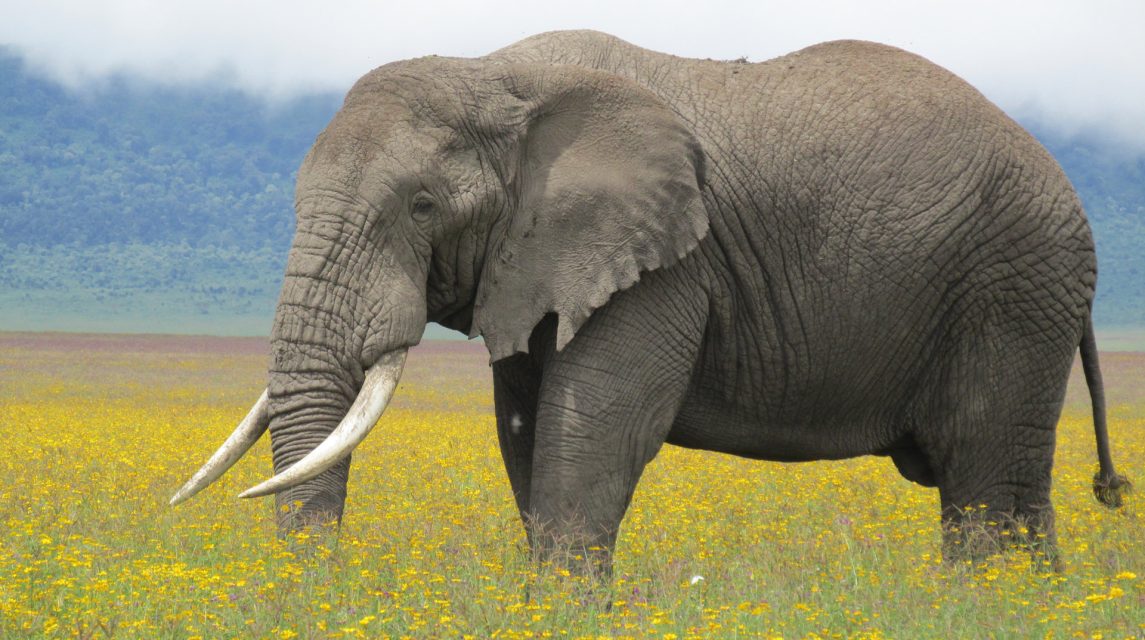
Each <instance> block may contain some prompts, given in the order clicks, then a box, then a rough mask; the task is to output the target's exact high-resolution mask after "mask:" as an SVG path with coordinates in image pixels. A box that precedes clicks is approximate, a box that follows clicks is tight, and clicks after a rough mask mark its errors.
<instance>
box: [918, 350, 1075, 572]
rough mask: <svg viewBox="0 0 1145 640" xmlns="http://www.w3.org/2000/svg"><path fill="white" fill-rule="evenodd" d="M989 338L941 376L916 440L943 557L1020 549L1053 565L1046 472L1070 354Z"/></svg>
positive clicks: (953, 360)
mask: <svg viewBox="0 0 1145 640" xmlns="http://www.w3.org/2000/svg"><path fill="white" fill-rule="evenodd" d="M991 337H993V338H994V339H990V338H991ZM991 337H987V336H983V335H982V334H978V335H976V336H974V339H973V340H968V341H967V342H966V343H964V344H963V345H962V349H961V350H960V353H957V357H955V358H951V359H950V361H949V364H948V365H947V367H946V369H945V370H944V371H942V372H940V373H939V376H940V383H939V384H937V385H935V386H934V387H933V388H934V389H935V390H936V394H935V395H936V397H935V398H934V399H933V403H932V404H931V406H930V408H931V411H929V412H928V414H929V415H928V416H927V420H926V423H925V424H926V425H927V426H926V428H922V429H920V430H919V431H918V432H917V433H916V434H915V437H916V439H917V440H918V443H919V446H920V448H921V449H922V450H923V451H924V452H925V454H926V457H927V459H928V460H929V461H930V463H931V466H932V467H933V470H934V480H935V482H936V484H937V485H938V489H939V494H940V498H941V503H942V525H943V555H944V556H945V557H946V558H947V559H948V560H957V559H967V558H969V559H973V558H977V557H981V556H983V555H987V554H990V553H993V552H995V551H999V550H1002V549H1004V548H1006V547H1010V546H1022V547H1026V548H1029V549H1030V550H1031V551H1034V552H1040V553H1044V554H1045V555H1046V556H1049V557H1048V558H1044V559H1045V560H1049V561H1053V556H1054V555H1055V553H1056V551H1055V550H1056V539H1055V531H1054V511H1053V506H1052V505H1051V503H1050V485H1051V481H1052V478H1051V471H1052V466H1053V454H1054V444H1055V429H1056V427H1057V422H1058V418H1059V416H1060V413H1061V406H1062V401H1063V399H1064V395H1065V385H1066V380H1067V379H1068V376H1069V369H1070V365H1071V364H1072V359H1073V350H1072V349H1071V348H1069V347H1067V346H1064V345H1063V344H1058V343H1056V342H1054V341H1052V340H1049V339H1042V340H1037V339H1035V337H1029V336H1024V337H1017V336H1013V335H1010V336H1006V337H1005V338H1002V337H1000V336H991Z"/></svg>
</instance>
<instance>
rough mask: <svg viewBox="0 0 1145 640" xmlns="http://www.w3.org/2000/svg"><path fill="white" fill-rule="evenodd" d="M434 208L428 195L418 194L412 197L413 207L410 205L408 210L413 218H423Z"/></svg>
mask: <svg viewBox="0 0 1145 640" xmlns="http://www.w3.org/2000/svg"><path fill="white" fill-rule="evenodd" d="M434 209H435V206H434V204H433V200H432V199H430V198H429V197H428V196H424V195H419V196H418V197H417V198H415V199H414V201H413V207H411V209H410V210H411V212H412V213H413V215H414V217H415V218H420V219H425V218H427V217H429V215H430V214H432V213H433V210H434Z"/></svg>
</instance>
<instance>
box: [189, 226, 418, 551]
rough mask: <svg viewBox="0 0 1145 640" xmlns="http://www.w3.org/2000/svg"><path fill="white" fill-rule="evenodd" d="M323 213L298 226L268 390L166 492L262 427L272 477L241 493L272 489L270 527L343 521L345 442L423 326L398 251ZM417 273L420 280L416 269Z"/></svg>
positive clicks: (215, 472) (364, 423)
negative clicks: (343, 250)
mask: <svg viewBox="0 0 1145 640" xmlns="http://www.w3.org/2000/svg"><path fill="white" fill-rule="evenodd" d="M337 227H338V225H332V224H330V223H329V222H324V223H313V224H308V225H306V228H302V227H301V226H300V229H299V231H298V232H297V233H296V235H295V239H294V245H293V246H292V248H291V253H290V257H289V259H288V261H287V270H286V279H285V281H284V284H283V288H282V293H281V294H280V297H279V302H278V307H277V310H276V313H275V321H274V328H273V330H272V333H271V362H270V375H269V381H268V386H267V390H266V392H265V393H264V394H263V396H262V397H261V398H260V399H259V402H257V403H256V405H255V408H254V409H252V410H251V412H250V414H249V415H248V416H247V419H246V420H244V421H243V422H242V423H241V424H240V425H239V428H238V429H236V430H235V433H234V434H232V436H231V437H230V438H228V439H227V442H226V443H224V445H223V446H222V447H221V448H220V449H219V451H218V452H217V453H216V454H215V455H214V456H212V457H211V459H210V461H208V463H207V464H206V465H204V467H203V468H202V469H201V470H200V471H199V472H198V473H196V474H195V476H194V477H193V478H192V479H191V480H190V481H188V483H187V484H186V485H184V487H183V488H182V489H181V490H180V491H179V492H178V493H177V494H176V495H175V497H174V498H172V503H173V504H177V503H179V502H182V501H184V500H186V499H188V498H189V497H191V496H192V495H194V494H195V493H196V492H198V491H199V490H201V489H202V488H204V487H206V486H207V485H208V484H210V483H211V482H212V481H213V480H215V479H216V478H218V477H219V476H221V475H222V474H223V473H224V472H225V471H226V470H227V468H228V467H230V466H231V465H232V464H234V463H235V462H236V461H237V460H238V459H239V458H240V457H241V456H242V454H243V453H244V452H245V451H246V450H247V449H248V448H249V447H250V446H251V445H252V444H253V443H254V442H255V440H257V439H258V437H259V436H260V435H261V434H262V433H263V432H264V431H266V430H269V431H270V433H271V449H272V452H273V458H274V473H275V476H274V477H273V478H271V479H270V480H268V481H267V482H264V483H262V484H260V485H258V486H256V487H254V488H252V489H251V490H249V491H247V492H245V493H243V494H242V496H243V497H254V496H260V495H268V494H270V493H274V494H275V495H276V510H275V516H276V521H277V523H278V528H279V532H280V533H288V532H290V531H294V530H298V529H301V528H304V527H308V526H311V525H317V524H329V523H336V522H339V521H340V520H341V517H342V512H343V509H344V506H345V501H346V484H347V480H348V476H349V470H350V452H351V451H352V450H353V448H354V447H355V446H356V445H357V444H359V443H360V442H361V441H362V439H364V438H365V436H366V434H367V433H368V432H369V431H370V429H371V428H372V427H373V425H374V424H375V422H377V420H378V418H379V417H380V416H381V414H382V412H383V411H384V410H385V407H386V405H387V404H388V402H389V400H390V397H391V396H392V394H393V392H394V389H395V388H396V386H397V383H398V380H399V378H400V376H401V372H402V368H403V365H404V363H405V354H406V350H407V349H408V348H409V347H411V346H413V345H415V344H417V343H418V341H419V340H420V338H421V333H422V330H423V329H424V327H425V314H426V311H425V304H426V303H425V292H424V285H422V286H418V285H417V284H416V283H417V282H418V281H419V278H416V277H415V278H411V277H410V275H408V273H407V272H406V271H404V270H401V269H396V268H394V266H395V265H396V264H397V261H396V260H395V259H393V256H391V257H390V259H388V260H386V259H382V258H381V257H380V256H378V255H373V254H374V253H376V252H379V251H380V248H379V249H373V250H366V251H365V253H367V254H370V255H362V252H361V251H360V252H359V253H358V254H357V255H356V256H354V257H355V258H359V259H360V260H359V259H355V261H354V263H353V264H349V265H343V264H339V263H338V261H337V260H335V259H333V257H334V256H338V254H339V253H340V251H339V247H342V246H347V245H350V246H357V247H362V246H363V244H366V246H369V245H368V243H362V242H360V241H357V240H356V239H354V238H349V239H347V238H345V237H341V236H339V235H338V233H337V231H338V229H337ZM422 282H424V281H423V280H422Z"/></svg>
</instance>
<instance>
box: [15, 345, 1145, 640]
mask: <svg viewBox="0 0 1145 640" xmlns="http://www.w3.org/2000/svg"><path fill="white" fill-rule="evenodd" d="M266 353H267V347H266V343H265V341H263V340H259V339H245V338H196V337H141V336H113V335H107V336H90V335H88V336H85V335H73V334H19V333H0V442H3V443H4V446H3V448H2V449H0V450H2V451H3V453H4V456H3V458H2V459H0V522H2V523H3V532H2V534H0V637H2V638H45V637H76V638H105V637H106V638H112V637H114V638H248V637H251V638H283V639H286V638H362V637H367V638H384V637H393V638H399V637H411V638H439V637H440V638H462V637H473V638H545V637H569V638H573V637H577V638H580V637H592V638H595V637H609V638H621V637H632V638H663V639H671V638H707V637H727V638H732V637H768V638H770V637H784V638H803V637H812V638H815V637H822V638H829V637H846V638H882V637H888V638H986V637H997V638H1028V637H1039V638H1040V637H1046V638H1074V637H1080V638H1142V637H1145V530H1143V528H1142V524H1143V516H1145V506H1143V505H1145V501H1143V497H1142V493H1141V490H1139V491H1138V493H1137V494H1135V495H1131V496H1130V497H1129V500H1128V503H1127V505H1126V506H1125V507H1123V508H1122V509H1121V510H1119V511H1111V510H1108V509H1106V508H1104V507H1102V506H1101V505H1100V504H1098V502H1097V501H1096V500H1095V499H1094V497H1093V495H1092V492H1091V490H1090V481H1091V478H1092V475H1093V472H1094V471H1095V469H1096V457H1095V453H1094V444H1093V431H1092V425H1091V421H1090V414H1089V408H1088V396H1087V395H1086V393H1085V388H1084V385H1083V384H1082V383H1081V376H1080V370H1078V369H1076V367H1075V371H1074V378H1073V379H1072V380H1071V385H1070V391H1069V395H1068V398H1067V404H1066V408H1065V412H1064V414H1063V417H1062V421H1061V425H1060V428H1059V431H1058V434H1059V437H1058V451H1057V458H1056V465H1055V474H1054V502H1055V504H1056V507H1057V513H1058V534H1059V538H1060V546H1061V551H1062V556H1063V561H1064V562H1063V564H1064V567H1063V569H1062V570H1061V571H1060V572H1056V573H1055V572H1050V571H1048V570H1047V569H1045V568H1044V567H1043V566H1042V565H1040V564H1039V563H1037V562H1036V561H1035V560H1033V559H1031V558H1030V556H1029V555H1027V554H1024V553H1011V554H1006V555H1003V556H998V557H994V558H990V559H988V560H986V561H983V562H980V563H977V564H973V565H972V564H953V565H951V564H944V563H942V561H941V558H940V534H939V528H938V514H937V511H938V495H937V492H936V491H935V490H932V489H925V488H922V487H919V486H917V485H913V484H911V483H909V482H907V481H906V480H903V479H902V478H901V477H899V475H898V474H897V473H896V472H895V470H894V466H893V464H891V462H890V461H889V460H888V459H883V458H871V457H867V458H860V459H855V460H849V461H843V462H822V463H806V464H800V465H785V464H779V463H765V462H756V461H749V460H742V459H737V458H733V457H729V456H721V455H716V454H709V453H705V452H697V451H688V450H683V449H677V448H673V447H665V449H664V450H663V451H662V452H661V454H660V455H659V457H658V458H657V459H656V460H655V461H653V463H652V464H651V465H650V466H649V467H648V469H647V471H646V473H645V476H644V479H643V480H642V482H641V484H640V486H639V489H638V491H637V494H636V497H635V499H634V501H633V504H632V507H631V509H630V511H629V514H628V517H627V519H626V520H625V522H624V525H623V529H622V532H621V539H620V542H619V545H618V549H617V557H616V574H615V575H616V578H615V581H614V584H613V585H612V587H611V590H610V591H609V592H608V593H607V594H606V596H607V599H608V600H609V601H610V602H611V606H607V607H601V606H594V605H592V604H590V603H587V602H586V600H588V598H586V596H585V594H586V590H587V587H586V586H585V585H584V584H583V583H581V582H580V581H578V580H577V579H575V578H573V577H566V576H564V575H561V574H562V572H561V571H560V570H555V569H549V568H544V567H537V566H535V565H534V564H533V563H532V562H531V561H530V559H529V557H528V555H527V552H526V545H525V536H524V530H523V529H522V527H521V524H520V522H519V520H518V517H517V514H516V510H515V506H514V504H513V499H512V496H511V494H510V491H509V485H508V481H507V480H506V479H505V477H504V471H503V469H502V467H501V461H500V454H499V452H498V450H497V444H496V433H495V426H494V420H493V417H492V393H491V389H490V386H491V382H490V373H489V369H488V366H487V364H486V359H487V357H486V355H485V353H484V350H483V348H482V347H481V346H480V345H475V344H469V343H459V342H427V343H425V344H423V345H422V346H420V347H418V348H416V349H415V350H414V351H413V352H412V353H411V355H410V358H409V363H408V365H407V368H406V375H405V377H404V378H403V380H402V384H401V385H400V387H399V389H398V393H397V396H396V398H395V400H394V403H393V405H392V406H391V408H390V409H389V410H388V411H387V413H386V415H385V416H384V417H383V419H382V422H381V423H380V424H379V425H378V427H377V428H376V429H375V430H374V432H373V434H372V435H371V437H370V438H368V439H367V440H366V442H365V443H364V444H363V445H362V446H361V447H359V448H358V450H357V451H356V452H355V454H354V467H353V470H352V472H351V480H350V497H349V502H348V506H347V513H346V519H345V522H344V523H343V526H342V530H341V533H340V536H339V537H338V538H337V539H334V538H324V539H321V540H309V541H304V542H300V541H297V540H287V541H280V540H277V539H276V538H275V535H274V530H273V523H272V518H271V516H272V513H271V510H272V509H273V506H272V501H270V500H253V501H249V500H238V499H236V498H235V495H236V494H237V493H239V491H241V490H243V489H245V488H247V487H250V486H251V485H253V484H255V483H256V482H258V481H259V480H262V479H264V478H265V477H268V476H269V474H270V473H271V469H270V456H269V451H268V449H269V443H268V442H267V441H266V440H265V439H264V440H263V441H262V442H260V443H259V444H258V445H256V447H255V449H254V450H253V451H252V453H251V454H250V455H248V456H247V458H246V459H244V460H243V461H241V462H240V463H239V464H238V465H237V466H236V467H235V469H233V470H232V471H231V473H230V474H228V475H227V476H225V477H224V478H223V479H222V480H220V481H219V482H218V483H216V485H214V486H212V487H211V488H210V489H208V490H207V491H205V492H204V493H203V494H201V495H199V496H198V497H196V498H195V499H194V500H192V501H191V502H189V503H187V504H184V505H181V506H179V507H177V508H171V507H169V506H168V505H167V500H168V499H169V498H170V496H171V494H172V493H173V492H174V491H175V490H176V489H177V488H178V487H179V486H180V485H181V484H182V482H183V481H184V480H186V478H187V477H189V476H190V474H191V473H193V472H194V470H195V469H197V468H198V466H199V465H200V464H201V463H202V462H203V461H205V460H206V458H207V457H208V456H209V455H210V453H211V452H212V451H214V449H215V447H216V446H217V445H218V443H220V442H221V441H222V439H223V438H224V437H225V436H226V435H227V434H228V433H229V432H230V431H231V429H232V428H233V426H234V424H235V423H236V421H237V420H238V419H239V418H241V417H242V415H243V413H244V412H245V411H246V409H247V408H248V407H249V406H250V404H251V403H252V402H253V401H254V399H255V398H256V397H257V396H258V394H259V392H260V391H261V388H262V387H263V386H264V385H265V365H266ZM1102 363H1103V366H1104V373H1105V379H1106V385H1107V397H1108V399H1109V403H1110V429H1111V433H1112V438H1113V444H1114V456H1115V459H1116V461H1117V462H1118V463H1119V466H1120V470H1121V472H1122V473H1125V474H1127V475H1129V476H1130V477H1131V478H1133V479H1135V480H1136V481H1137V483H1138V486H1145V384H1142V382H1143V381H1145V354H1142V353H1105V354H1103V356H1102ZM301 549H309V550H310V551H309V552H308V553H301V552H300V550H301Z"/></svg>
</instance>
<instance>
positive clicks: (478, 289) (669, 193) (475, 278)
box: [172, 57, 708, 531]
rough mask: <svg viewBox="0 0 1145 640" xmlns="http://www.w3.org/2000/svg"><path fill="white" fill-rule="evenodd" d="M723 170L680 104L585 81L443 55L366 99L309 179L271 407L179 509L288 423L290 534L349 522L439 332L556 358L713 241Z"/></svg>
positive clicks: (283, 434)
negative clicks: (368, 449) (424, 338)
mask: <svg viewBox="0 0 1145 640" xmlns="http://www.w3.org/2000/svg"><path fill="white" fill-rule="evenodd" d="M702 184H703V154H702V151H701V149H700V147H699V144H698V143H697V142H696V140H695V138H694V137H693V135H692V134H691V132H690V131H689V129H688V128H687V127H686V126H685V124H684V122H683V121H682V120H681V119H680V118H679V117H678V116H677V115H676V114H675V113H674V112H673V111H672V110H671V109H670V108H669V107H668V106H667V105H665V104H664V103H663V102H662V101H661V100H660V99H658V98H657V97H656V96H654V95H653V94H652V93H650V92H648V91H647V90H645V89H642V88H641V87H639V86H638V85H636V84H635V83H633V82H630V81H628V80H625V79H623V78H620V77H618V76H615V75H613V74H609V73H605V72H601V71H594V70H589V69H585V68H582V67H574V66H554V65H543V64H536V65H533V64H493V63H490V62H482V61H479V60H478V61H475V60H458V59H447V58H438V57H431V58H424V59H418V60H412V61H406V62H400V63H394V64H390V65H387V66H384V67H381V68H379V69H376V70H374V71H373V72H371V73H369V74H367V75H366V76H365V77H363V78H362V79H361V80H359V81H358V83H357V84H356V85H355V86H354V87H353V89H351V91H350V92H349V94H348V95H347V97H346V100H345V103H344V105H343V106H342V108H341V110H340V111H339V112H338V114H337V115H336V116H335V117H334V119H333V120H332V121H331V122H330V124H329V126H328V127H327V128H326V130H325V131H324V132H323V133H322V134H321V135H320V136H319V137H318V139H317V141H316V142H315V144H314V146H313V148H312V149H311V151H310V153H309V154H308V155H307V157H306V159H305V160H304V161H303V164H302V166H301V168H300V169H299V173H298V182H297V190H296V196H295V207H296V216H297V220H296V222H297V226H296V232H295V236H294V240H293V245H292V247H291V250H290V255H289V258H288V261H287V268H286V277H285V281H284V284H283V287H282V292H281V296H280V298H279V302H278V307H277V311H276V315H275V320H274V326H273V330H272V335H271V350H272V355H271V361H270V371H269V384H268V387H267V391H266V392H265V393H264V394H263V396H262V398H260V400H259V401H258V403H256V405H255V407H254V408H253V409H252V410H251V412H250V414H249V415H248V416H247V419H246V420H244V421H243V423H242V424H240V426H239V428H238V429H237V430H236V431H235V433H234V434H233V435H232V436H231V438H230V439H229V440H228V441H227V443H226V444H224V445H223V447H222V448H221V449H220V450H219V451H218V452H217V453H216V454H215V456H214V457H212V459H211V460H210V461H209V462H208V463H207V464H206V465H205V466H204V467H203V469H201V470H200V471H199V473H197V474H196V475H195V476H194V477H193V478H192V479H191V480H190V481H189V482H188V483H187V485H185V486H184V487H183V489H181V490H180V492H179V493H178V494H176V496H175V497H174V498H173V499H172V503H177V502H180V501H182V500H185V499H187V498H189V497H190V496H191V495H193V494H194V493H196V492H197V491H199V490H201V489H202V488H203V487H205V486H207V485H208V484H210V482H212V481H213V480H214V479H215V478H217V477H219V476H220V475H221V474H222V473H223V472H225V471H226V469H227V468H228V467H229V466H230V465H231V464H233V463H234V462H235V461H236V460H237V459H238V458H239V457H241V455H242V454H243V452H245V450H246V449H247V448H249V446H250V444H252V443H253V442H254V441H255V440H256V439H257V438H258V437H259V435H260V434H261V433H262V432H263V431H264V430H266V429H267V428H268V427H269V430H270V433H271V438H272V449H273V456H274V470H275V473H276V474H277V475H276V476H275V477H274V478H272V479H271V480H269V481H267V482H265V483H263V484H262V485H259V486H258V487H255V488H254V489H251V490H249V491H247V492H246V493H244V494H242V495H243V496H258V495H266V494H270V493H275V494H276V495H277V502H278V505H277V506H278V509H277V510H276V513H277V514H278V523H279V528H280V531H288V530H291V529H295V528H298V527H300V526H303V525H306V524H309V523H312V522H331V521H337V520H340V518H341V515H342V510H343V505H344V502H345V495H346V482H347V475H348V471H349V465H350V453H351V451H352V449H353V447H354V446H355V445H356V444H357V443H358V442H360V441H361V439H362V438H363V437H365V435H366V432H368V431H369V430H370V429H371V428H372V427H373V425H374V423H375V422H376V421H377V420H378V418H379V416H380V415H381V413H382V411H383V410H384V409H385V405H386V403H387V402H388V400H389V397H390V395H391V394H392V392H393V390H394V388H395V386H396V384H397V381H398V378H399V377H400V375H401V370H402V366H403V363H404V361H405V353H406V350H407V349H409V348H410V347H411V346H413V345H415V344H417V343H418V341H419V340H420V337H421V334H422V331H423V329H424V326H425V324H426V322H427V321H435V322H438V323H440V324H442V325H444V326H447V327H450V328H453V329H456V330H458V331H462V332H465V333H467V334H468V335H470V336H471V337H473V336H478V335H480V336H482V337H483V338H484V340H485V344H486V346H487V348H488V350H489V354H490V356H491V360H492V361H496V360H499V359H501V358H505V357H507V356H510V355H512V354H514V353H516V352H524V351H527V350H528V343H529V337H530V335H531V333H532V332H533V329H534V327H535V325H536V324H537V323H538V322H539V321H540V320H541V318H542V317H543V316H545V315H546V314H554V315H555V316H556V317H557V323H558V329H557V335H556V348H557V349H561V348H562V347H564V346H565V345H566V344H567V343H568V342H569V341H570V340H573V339H574V337H575V335H576V332H577V329H578V328H579V327H580V326H581V324H582V323H584V322H585V320H586V319H587V318H588V317H589V315H590V314H591V313H592V312H593V310H594V309H596V308H598V307H600V306H601V305H604V304H605V303H606V302H607V301H608V299H609V297H610V296H611V295H612V294H613V293H615V292H617V291H619V290H622V289H624V288H626V287H628V286H630V285H632V284H633V283H634V282H636V281H637V279H638V278H639V277H640V273H641V272H643V271H647V270H652V269H657V268H660V267H665V266H669V265H671V264H673V263H675V262H676V261H678V260H680V259H681V258H682V257H683V256H684V255H686V254H687V253H688V252H689V251H690V250H691V249H693V248H694V247H695V246H696V245H697V244H698V243H699V241H700V239H701V238H702V237H703V236H704V235H705V234H706V232H707V225H708V219H707V213H706V210H705V208H704V205H703V202H702V199H701V195H700V189H701V185H702Z"/></svg>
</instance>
